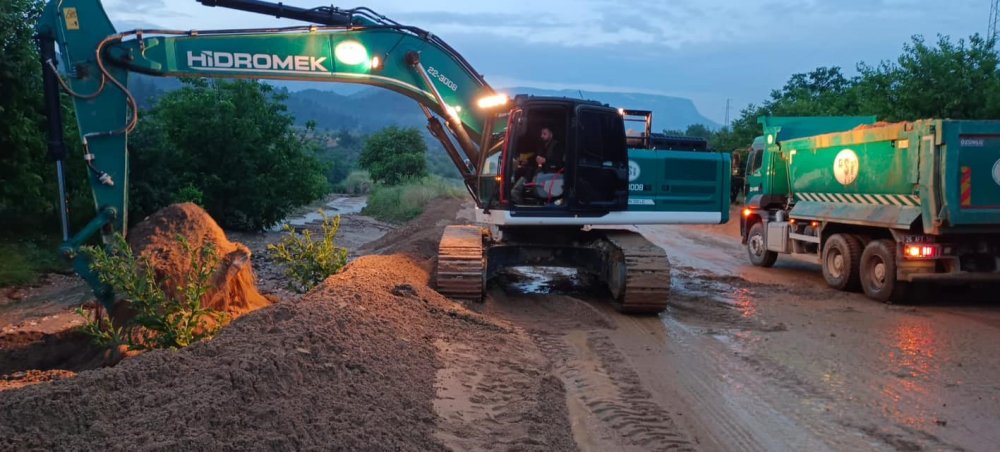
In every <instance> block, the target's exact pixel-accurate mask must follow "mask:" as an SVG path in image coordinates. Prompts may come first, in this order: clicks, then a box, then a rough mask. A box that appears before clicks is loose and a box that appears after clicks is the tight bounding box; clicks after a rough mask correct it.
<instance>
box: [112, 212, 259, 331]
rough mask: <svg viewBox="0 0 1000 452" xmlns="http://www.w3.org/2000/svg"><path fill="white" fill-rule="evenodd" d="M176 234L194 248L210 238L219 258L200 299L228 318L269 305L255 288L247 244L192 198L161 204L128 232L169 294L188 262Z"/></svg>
mask: <svg viewBox="0 0 1000 452" xmlns="http://www.w3.org/2000/svg"><path fill="white" fill-rule="evenodd" d="M178 236H181V237H184V238H186V239H187V242H188V245H189V246H190V247H191V249H194V250H197V249H200V248H201V247H203V246H205V245H206V244H208V243H211V244H212V245H214V247H215V252H216V253H217V254H218V256H219V257H220V261H219V265H218V266H217V267H216V269H215V273H214V277H213V278H212V281H211V290H210V291H209V293H208V294H207V295H206V300H204V303H205V306H206V307H209V308H212V309H215V310H218V311H223V312H225V313H227V314H229V318H231V319H232V318H236V317H238V316H240V315H243V314H245V313H247V312H250V311H253V310H256V309H260V308H262V307H264V306H267V305H269V304H271V303H270V301H269V300H268V299H267V298H265V297H264V296H263V295H261V294H260V292H258V291H257V286H256V278H255V277H254V273H253V267H252V265H250V254H251V253H250V249H249V248H247V247H246V246H244V245H243V244H240V243H233V242H230V241H229V239H227V238H226V234H225V232H223V231H222V228H220V227H219V225H218V224H217V223H216V222H215V220H213V219H212V217H211V216H209V215H208V213H207V212H205V210H204V209H202V208H201V207H198V205H196V204H193V203H183V204H174V205H171V206H168V207H165V208H163V209H161V210H159V211H157V212H156V213H154V214H153V215H150V216H149V217H148V218H146V219H145V220H143V221H142V222H141V223H139V224H138V225H136V226H135V227H134V228H132V230H131V231H130V232H129V235H128V242H129V246H131V247H132V251H133V252H134V253H136V254H137V255H139V256H142V257H144V258H146V259H148V261H149V263H150V265H151V266H152V267H153V269H154V270H155V272H156V275H157V277H158V278H160V279H161V280H162V281H163V282H164V286H165V290H166V291H167V293H168V294H173V293H174V292H176V290H177V287H178V286H179V285H180V284H183V283H184V278H183V276H184V275H186V274H187V273H188V272H189V270H190V269H191V265H192V259H191V252H190V251H188V250H185V249H184V247H183V245H182V244H181V242H179V241H178V239H177V237H178Z"/></svg>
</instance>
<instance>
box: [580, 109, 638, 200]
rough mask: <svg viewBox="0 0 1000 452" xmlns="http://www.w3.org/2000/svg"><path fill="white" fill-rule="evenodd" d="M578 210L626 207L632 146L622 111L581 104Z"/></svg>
mask: <svg viewBox="0 0 1000 452" xmlns="http://www.w3.org/2000/svg"><path fill="white" fill-rule="evenodd" d="M576 125H577V126H576V162H575V163H576V165H575V169H576V171H575V187H576V197H575V199H574V206H573V207H574V209H575V210H586V211H592V210H624V209H625V208H627V203H628V191H627V190H628V149H627V147H626V142H625V140H624V138H625V126H624V123H623V122H622V118H621V115H620V114H619V113H618V112H617V111H615V110H612V109H608V108H597V107H590V106H580V107H577V112H576Z"/></svg>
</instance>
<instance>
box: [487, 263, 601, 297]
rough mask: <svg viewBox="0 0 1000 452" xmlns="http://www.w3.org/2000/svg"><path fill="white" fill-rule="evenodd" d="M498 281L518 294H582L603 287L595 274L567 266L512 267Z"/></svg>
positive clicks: (509, 290) (508, 289) (510, 291)
mask: <svg viewBox="0 0 1000 452" xmlns="http://www.w3.org/2000/svg"><path fill="white" fill-rule="evenodd" d="M497 281H498V282H500V283H501V284H502V285H503V288H504V290H505V291H507V292H509V293H518V294H581V293H593V292H594V291H595V290H600V288H601V284H600V282H599V281H597V278H595V277H594V276H593V275H590V274H587V273H582V272H580V271H578V270H577V269H575V268H566V267H510V268H507V269H505V270H504V271H503V272H502V273H500V275H499V276H497Z"/></svg>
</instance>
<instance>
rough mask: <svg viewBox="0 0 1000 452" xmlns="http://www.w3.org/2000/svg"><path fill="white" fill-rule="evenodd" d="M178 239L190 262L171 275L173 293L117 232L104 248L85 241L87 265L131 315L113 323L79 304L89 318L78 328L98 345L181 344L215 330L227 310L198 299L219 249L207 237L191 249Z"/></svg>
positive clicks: (145, 346) (204, 291) (149, 346)
mask: <svg viewBox="0 0 1000 452" xmlns="http://www.w3.org/2000/svg"><path fill="white" fill-rule="evenodd" d="M177 240H178V242H180V244H181V246H182V247H183V248H184V250H185V251H187V252H188V253H190V256H191V268H190V269H189V270H188V272H187V273H186V274H185V275H183V276H181V277H180V278H181V279H180V280H179V281H171V282H173V283H176V288H177V290H176V292H177V294H176V295H175V296H170V295H167V293H166V292H165V291H164V288H163V287H164V284H163V283H165V282H166V281H160V280H158V279H157V278H156V274H155V272H154V270H153V269H152V267H151V266H150V265H149V262H148V260H147V259H145V258H142V257H136V256H135V255H134V254H133V253H132V250H131V248H129V246H128V243H126V242H125V238H124V237H123V236H122V235H121V234H116V235H115V238H114V240H113V241H112V243H111V245H110V246H108V248H107V249H105V248H104V247H95V246H89V247H84V248H83V252H85V253H87V254H88V255H89V256H90V257H91V259H92V260H93V262H92V263H91V269H93V270H94V272H96V273H97V275H98V277H99V278H100V280H101V282H103V283H104V284H107V285H108V286H110V287H111V288H113V289H114V290H115V293H116V294H118V295H119V296H123V297H124V298H125V300H126V301H127V302H128V304H129V308H130V309H131V310H132V311H134V312H135V315H134V316H133V317H132V318H130V319H128V320H127V321H126V322H125V324H124V325H121V326H120V328H115V327H114V326H113V325H112V324H111V321H110V320H108V319H107V318H106V317H104V318H102V317H101V316H100V314H98V313H95V314H94V315H90V314H88V313H86V312H84V311H83V310H78V311H77V312H78V313H80V314H81V315H83V316H84V317H85V318H86V319H87V324H86V325H84V327H83V329H82V330H83V331H84V332H85V333H87V334H89V335H90V336H91V337H92V338H93V339H94V340H95V341H96V342H98V343H100V344H102V345H107V346H114V345H118V344H125V345H127V346H128V347H129V348H130V349H154V348H180V347H186V346H188V345H191V344H193V343H195V342H197V341H199V340H202V339H205V338H208V337H211V336H213V335H215V333H216V332H218V330H219V328H220V326H221V324H222V322H223V321H224V320H225V313H223V312H219V311H216V310H213V309H209V308H206V307H204V306H203V305H202V302H203V299H204V297H205V295H206V294H207V293H208V290H209V288H210V287H211V283H210V280H211V279H212V276H213V274H214V273H215V268H216V266H217V265H218V263H219V256H218V253H217V252H216V250H215V247H214V246H213V245H212V244H211V243H207V244H205V246H203V247H201V248H200V249H193V248H192V247H191V246H190V245H189V244H188V242H187V240H186V239H185V238H183V237H181V236H178V237H177ZM206 320H214V322H206Z"/></svg>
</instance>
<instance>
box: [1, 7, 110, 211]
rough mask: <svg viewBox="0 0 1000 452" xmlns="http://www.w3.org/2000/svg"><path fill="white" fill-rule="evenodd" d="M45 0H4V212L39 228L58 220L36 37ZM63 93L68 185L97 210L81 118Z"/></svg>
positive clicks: (83, 207) (83, 205)
mask: <svg viewBox="0 0 1000 452" xmlns="http://www.w3.org/2000/svg"><path fill="white" fill-rule="evenodd" d="M42 6H43V2H42V1H41V0H4V1H3V2H0V52H2V53H0V54H2V55H3V58H0V218H3V221H2V222H3V223H7V224H5V225H4V228H5V229H19V230H24V229H29V230H32V231H37V230H38V229H37V226H38V225H40V224H41V225H45V224H49V225H53V226H54V225H56V224H57V223H56V222H55V221H54V219H55V217H56V215H57V214H58V210H57V208H56V200H57V194H56V178H55V167H54V165H52V162H51V160H50V159H48V158H47V148H46V139H47V136H46V132H45V130H46V128H45V117H44V103H43V98H42V66H41V64H40V61H39V56H38V48H37V45H36V43H35V40H34V38H33V37H34V33H35V30H34V28H35V24H36V23H37V22H38V19H39V18H40V16H41V12H42ZM68 100H69V99H68V98H65V97H64V98H63V101H64V102H63V106H64V108H63V117H64V120H63V122H64V124H65V126H66V132H65V134H66V141H67V143H66V144H67V149H68V151H69V158H68V160H67V161H66V175H67V179H66V181H67V190H68V192H69V195H70V196H69V199H70V201H71V202H72V204H71V205H72V206H77V207H80V209H78V210H79V211H80V212H81V213H83V212H85V211H86V212H92V211H93V208H92V207H87V206H88V204H89V205H91V206H92V205H93V203H92V202H90V199H89V198H90V195H89V193H88V192H87V190H86V184H85V180H86V179H85V177H84V174H85V173H84V171H85V170H84V168H83V161H82V159H81V158H79V156H80V153H79V142H78V138H77V135H78V134H77V132H76V120H75V117H74V116H73V111H72V109H70V108H69V102H68Z"/></svg>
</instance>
